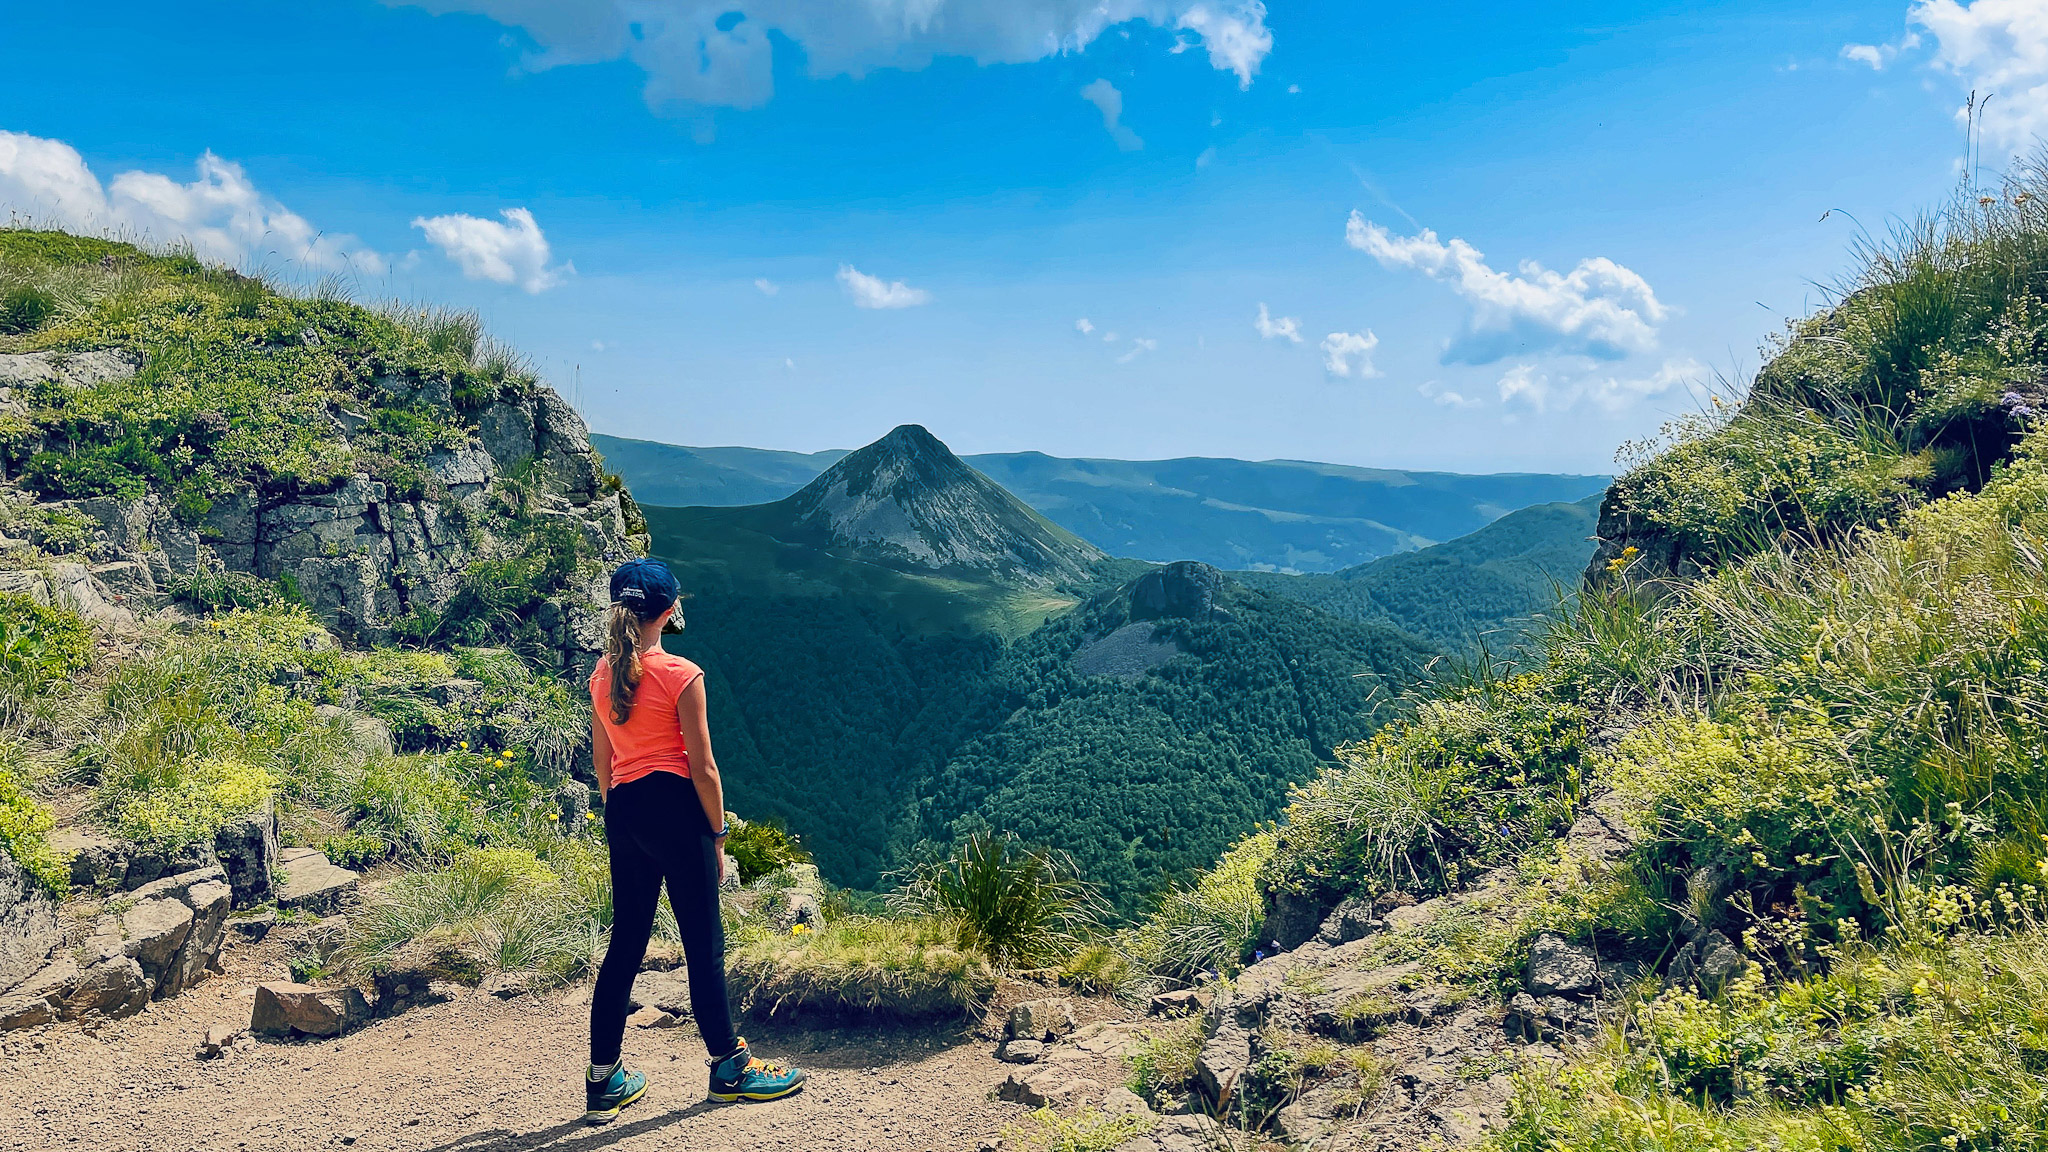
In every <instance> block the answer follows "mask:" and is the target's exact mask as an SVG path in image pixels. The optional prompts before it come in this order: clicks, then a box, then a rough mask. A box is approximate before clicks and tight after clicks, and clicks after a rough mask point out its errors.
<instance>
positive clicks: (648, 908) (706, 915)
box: [584, 560, 804, 1124]
mask: <svg viewBox="0 0 2048 1152" xmlns="http://www.w3.org/2000/svg"><path fill="white" fill-rule="evenodd" d="M679 591H680V588H679V586H678V585H677V583H676V578H675V575H674V574H673V573H671V572H670V571H669V570H668V565H666V564H663V563H662V562H661V561H659V560H633V561H629V562H628V563H626V564H623V565H621V566H620V567H619V570H618V571H616V572H614V573H612V605H611V613H610V616H609V618H608V621H607V624H606V630H605V654H604V659H602V660H600V661H598V663H597V668H596V670H595V671H593V672H592V673H591V675H590V705H591V720H590V736H591V742H592V745H593V748H594V753H595V758H596V768H597V784H598V789H599V791H600V792H601V793H602V794H603V796H604V801H605V804H604V816H605V820H604V828H605V840H606V841H607V843H608V844H609V845H610V847H611V870H612V937H611V944H610V946H608V947H607V948H606V949H605V954H604V964H603V965H602V966H601V967H600V968H599V969H598V973H597V989H596V991H595V992H593V993H592V995H591V1000H590V1068H589V1071H588V1072H587V1073H586V1075H585V1089H586V1094H587V1109H586V1111H585V1112H584V1119H585V1120H588V1121H589V1122H591V1123H593V1124H604V1123H608V1122H610V1121H612V1120H615V1119H617V1118H618V1115H619V1109H621V1108H624V1107H625V1106H626V1105H628V1104H631V1103H632V1102H634V1101H635V1100H638V1099H639V1098H640V1097H641V1095H642V1094H644V1093H645V1092H646V1091H647V1077H646V1076H645V1075H644V1074H642V1073H639V1072H629V1071H627V1070H626V1065H625V1061H624V1060H623V1059H621V1058H620V1053H619V1049H620V1047H621V1046H622V1045H623V1043H624V1040H625V1032H626V1006H627V1003H628V1000H629V999H630V997H631V994H632V991H633V977H634V976H635V975H636V974H638V972H639V971H640V961H641V960H642V958H644V957H645V955H646V953H647V937H648V935H649V934H650V933H651V932H652V931H653V929H654V911H655V906H656V904H657V903H658V902H659V900H660V898H661V886H662V883H663V881H666V882H667V883H668V900H669V906H670V907H671V908H673V909H674V910H675V914H676V927H677V928H679V929H680V930H681V932H682V938H683V955H684V958H685V960H686V961H687V962H688V964H689V969H690V1007H691V1010H692V1011H693V1012H694V1013H695V1014H696V1017H697V1029H698V1031H700V1032H701V1033H703V1036H704V1046H705V1049H706V1050H707V1051H708V1052H709V1053H710V1054H711V1059H710V1060H709V1061H707V1063H709V1064H710V1065H711V1098H712V1099H713V1100H726V1101H731V1100H773V1099H775V1098H777V1097H779V1096H787V1095H789V1094H790V1093H791V1092H794V1091H796V1090H797V1089H799V1088H801V1087H803V1083H804V1072H803V1070H802V1069H800V1068H785V1067H782V1066H781V1065H778V1064H770V1063H767V1062H764V1061H761V1060H756V1059H754V1056H753V1053H751V1052H749V1051H748V1050H747V1042H746V1039H745V1038H744V1037H741V1036H739V1035H737V1034H735V1033H734V1032H733V1027H732V1011H731V1009H730V1007H729V1006H728V1005H727V1003H726V998H725V927H724V924H723V923H722V922H721V921H720V920H719V915H718V889H719V884H720V882H721V881H722V880H723V879H724V878H725V834H726V826H725V795H724V789H723V788H722V787H721V786H720V783H719V779H718V764H717V762H716V761H715V760H713V759H712V757H711V728H710V722H709V720H708V719H707V717H706V715H705V706H704V672H703V670H702V669H700V668H698V667H697V666H696V665H695V664H692V663H691V662H690V661H688V660H685V659H683V658H681V657H679V656H672V655H670V654H669V653H667V652H665V651H663V650H662V647H661V633H662V627H663V625H665V624H667V623H668V621H669V617H670V616H671V615H673V614H674V612H675V607H676V596H677V594H678V593H679Z"/></svg>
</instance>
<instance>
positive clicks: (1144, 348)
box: [1116, 336, 1159, 364]
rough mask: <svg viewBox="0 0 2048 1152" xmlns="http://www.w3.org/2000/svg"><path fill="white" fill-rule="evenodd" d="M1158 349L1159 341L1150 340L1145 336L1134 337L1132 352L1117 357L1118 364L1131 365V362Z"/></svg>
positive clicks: (1132, 338) (1132, 339)
mask: <svg viewBox="0 0 2048 1152" xmlns="http://www.w3.org/2000/svg"><path fill="white" fill-rule="evenodd" d="M1158 347H1159V341H1157V340H1148V339H1146V338H1145V337H1143V336H1133V337H1131V350H1130V351H1129V352H1126V353H1124V354H1123V355H1121V356H1119V357H1117V358H1116V362H1117V363H1119V364H1129V363H1130V362H1131V361H1133V360H1136V359H1137V358H1138V357H1140V356H1143V355H1144V354H1145V353H1147V352H1151V351H1154V350H1155V349H1157V348H1158Z"/></svg>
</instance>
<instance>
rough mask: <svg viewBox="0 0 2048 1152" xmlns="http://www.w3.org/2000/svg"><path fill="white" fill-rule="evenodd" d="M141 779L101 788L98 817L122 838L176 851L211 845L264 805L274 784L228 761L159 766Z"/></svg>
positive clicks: (254, 768)
mask: <svg viewBox="0 0 2048 1152" xmlns="http://www.w3.org/2000/svg"><path fill="white" fill-rule="evenodd" d="M157 769H158V770H157V771H156V772H155V773H154V774H152V775H150V776H148V777H145V778H137V777H136V776H134V775H130V776H126V777H123V778H121V779H119V780H116V781H113V782H111V783H109V784H105V785H102V786H101V788H100V791H99V794H98V797H97V802H98V805H99V811H100V818H101V819H102V820H103V821H104V822H105V823H106V825H107V827H108V828H109V829H111V830H112V831H113V832H115V833H116V834H117V835H119V836H121V837H122V838H124V839H127V840H132V841H135V842H136V843H138V844H147V845H150V846H152V847H155V848H160V849H165V850H171V851H175V850H177V849H180V848H184V847H187V846H189V845H193V844H205V843H211V842H212V840H213V837H214V834H215V833H217V832H219V831H220V830H221V829H222V828H224V827H226V826H227V825H228V824H230V823H232V822H233V821H234V820H236V819H238V818H240V817H243V816H246V815H248V814H250V813H251V812H254V811H256V810H257V809H258V808H261V807H262V806H263V803H264V802H265V801H266V800H268V799H269V798H270V796H271V792H272V789H273V788H274V786H275V785H276V779H275V778H274V777H272V776H271V775H270V773H268V772H266V771H264V770H263V769H262V768H259V767H257V766H256V765H253V764H249V763H247V762H245V761H242V760H237V759H234V758H232V757H220V756H198V757H192V758H189V759H180V760H169V761H163V762H161V763H159V765H158V766H157Z"/></svg>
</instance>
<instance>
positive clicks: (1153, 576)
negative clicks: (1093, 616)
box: [1131, 560, 1226, 620]
mask: <svg viewBox="0 0 2048 1152" xmlns="http://www.w3.org/2000/svg"><path fill="white" fill-rule="evenodd" d="M1222 590H1223V573H1221V572H1219V571H1217V570H1216V569H1215V568H1213V567H1211V566H1209V565H1207V564H1204V563H1202V562H1200V561H1198V560H1176V561H1175V562H1173V563H1171V564H1168V565H1166V566H1165V567H1163V568H1155V569H1153V570H1152V571H1150V572H1147V573H1145V574H1144V575H1143V576H1140V577H1139V578H1138V580H1137V582H1136V583H1135V584H1133V585H1131V619H1133V620H1166V619H1174V620H1212V619H1219V618H1225V617H1226V614H1225V613H1224V612H1223V611H1222V610H1221V609H1218V608H1217V607H1216V598H1217V596H1218V594H1219V593H1221V592H1222Z"/></svg>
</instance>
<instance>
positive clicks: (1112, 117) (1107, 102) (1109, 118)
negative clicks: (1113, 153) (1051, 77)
mask: <svg viewBox="0 0 2048 1152" xmlns="http://www.w3.org/2000/svg"><path fill="white" fill-rule="evenodd" d="M1081 99H1083V100H1086V101H1087V102H1089V103H1090V104H1093V105H1095V107H1096V110H1097V111H1099V112H1101V113H1102V127H1103V128H1104V129H1105V130H1106V131H1108V133H1109V138H1110V139H1112V140H1114V141H1116V146H1117V147H1118V148H1121V149H1123V150H1124V151H1126V152H1136V151H1137V150H1138V149H1140V148H1143V147H1144V146H1145V142H1144V141H1143V140H1140V139H1138V134H1137V133H1136V132H1133V131H1131V130H1130V129H1129V128H1128V127H1126V126H1125V125H1124V123H1123V115H1124V94H1123V93H1121V92H1119V91H1117V90H1116V85H1114V84H1111V83H1110V82H1109V81H1107V80H1097V81H1095V82H1093V83H1091V84H1089V85H1087V86H1086V87H1084V88H1082V89H1081Z"/></svg>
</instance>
